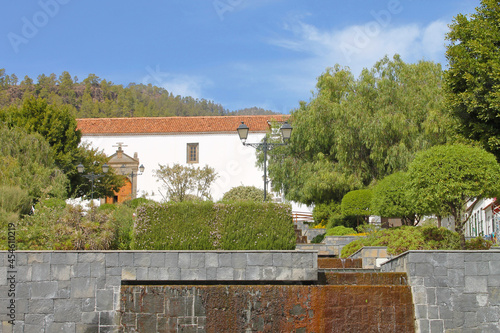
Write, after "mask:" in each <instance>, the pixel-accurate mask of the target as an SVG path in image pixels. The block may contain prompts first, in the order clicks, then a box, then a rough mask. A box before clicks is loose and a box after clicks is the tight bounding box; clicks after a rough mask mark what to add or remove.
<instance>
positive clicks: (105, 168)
mask: <svg viewBox="0 0 500 333" xmlns="http://www.w3.org/2000/svg"><path fill="white" fill-rule="evenodd" d="M76 169H77V170H78V173H80V174H82V177H85V178H87V179H88V180H90V182H91V184H92V187H91V190H90V193H91V198H92V200H94V181H95V180H96V179H98V178H101V177H103V176H104V174H105V173H107V172H108V171H109V166H108V165H107V164H106V163H104V164H103V165H102V172H103V173H102V174H101V173H94V172H93V171H92V172H91V173H89V174H86V175H84V174H83V171H85V167H84V166H83V164H82V163H80V164H78V165H77V166H76Z"/></svg>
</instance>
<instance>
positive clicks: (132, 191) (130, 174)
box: [120, 164, 145, 199]
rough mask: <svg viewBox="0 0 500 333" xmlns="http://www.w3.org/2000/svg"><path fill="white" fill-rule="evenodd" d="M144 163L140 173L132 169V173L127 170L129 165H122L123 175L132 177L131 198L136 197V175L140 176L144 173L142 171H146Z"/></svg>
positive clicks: (121, 171)
mask: <svg viewBox="0 0 500 333" xmlns="http://www.w3.org/2000/svg"><path fill="white" fill-rule="evenodd" d="M144 169H145V167H144V165H142V164H141V165H140V166H139V173H136V172H134V170H132V171H131V172H130V173H129V172H128V171H127V167H126V166H125V164H122V166H121V167H120V173H121V174H122V176H127V177H128V178H130V187H131V191H130V199H135V193H134V176H140V175H142V173H143V172H144Z"/></svg>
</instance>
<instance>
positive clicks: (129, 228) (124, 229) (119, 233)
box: [111, 205, 135, 250]
mask: <svg viewBox="0 0 500 333" xmlns="http://www.w3.org/2000/svg"><path fill="white" fill-rule="evenodd" d="M134 212H135V209H132V208H131V207H129V206H126V205H117V209H115V210H114V211H113V213H112V215H111V221H112V223H113V226H114V229H115V239H114V241H113V244H112V248H113V249H116V250H131V249H132V247H131V244H132V233H133V229H134Z"/></svg>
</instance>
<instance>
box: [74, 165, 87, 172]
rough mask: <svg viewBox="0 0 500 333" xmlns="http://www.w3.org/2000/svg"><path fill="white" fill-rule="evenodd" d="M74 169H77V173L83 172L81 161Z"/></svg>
mask: <svg viewBox="0 0 500 333" xmlns="http://www.w3.org/2000/svg"><path fill="white" fill-rule="evenodd" d="M76 169H77V170H78V173H83V170H85V168H84V167H83V164H82V163H80V164H78V165H77V166H76Z"/></svg>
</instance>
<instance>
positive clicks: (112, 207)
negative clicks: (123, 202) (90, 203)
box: [97, 203, 118, 212]
mask: <svg viewBox="0 0 500 333" xmlns="http://www.w3.org/2000/svg"><path fill="white" fill-rule="evenodd" d="M117 208H118V205H115V204H109V203H107V204H102V205H100V206H99V207H97V209H98V210H99V211H107V212H109V211H114V210H116V209H117Z"/></svg>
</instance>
